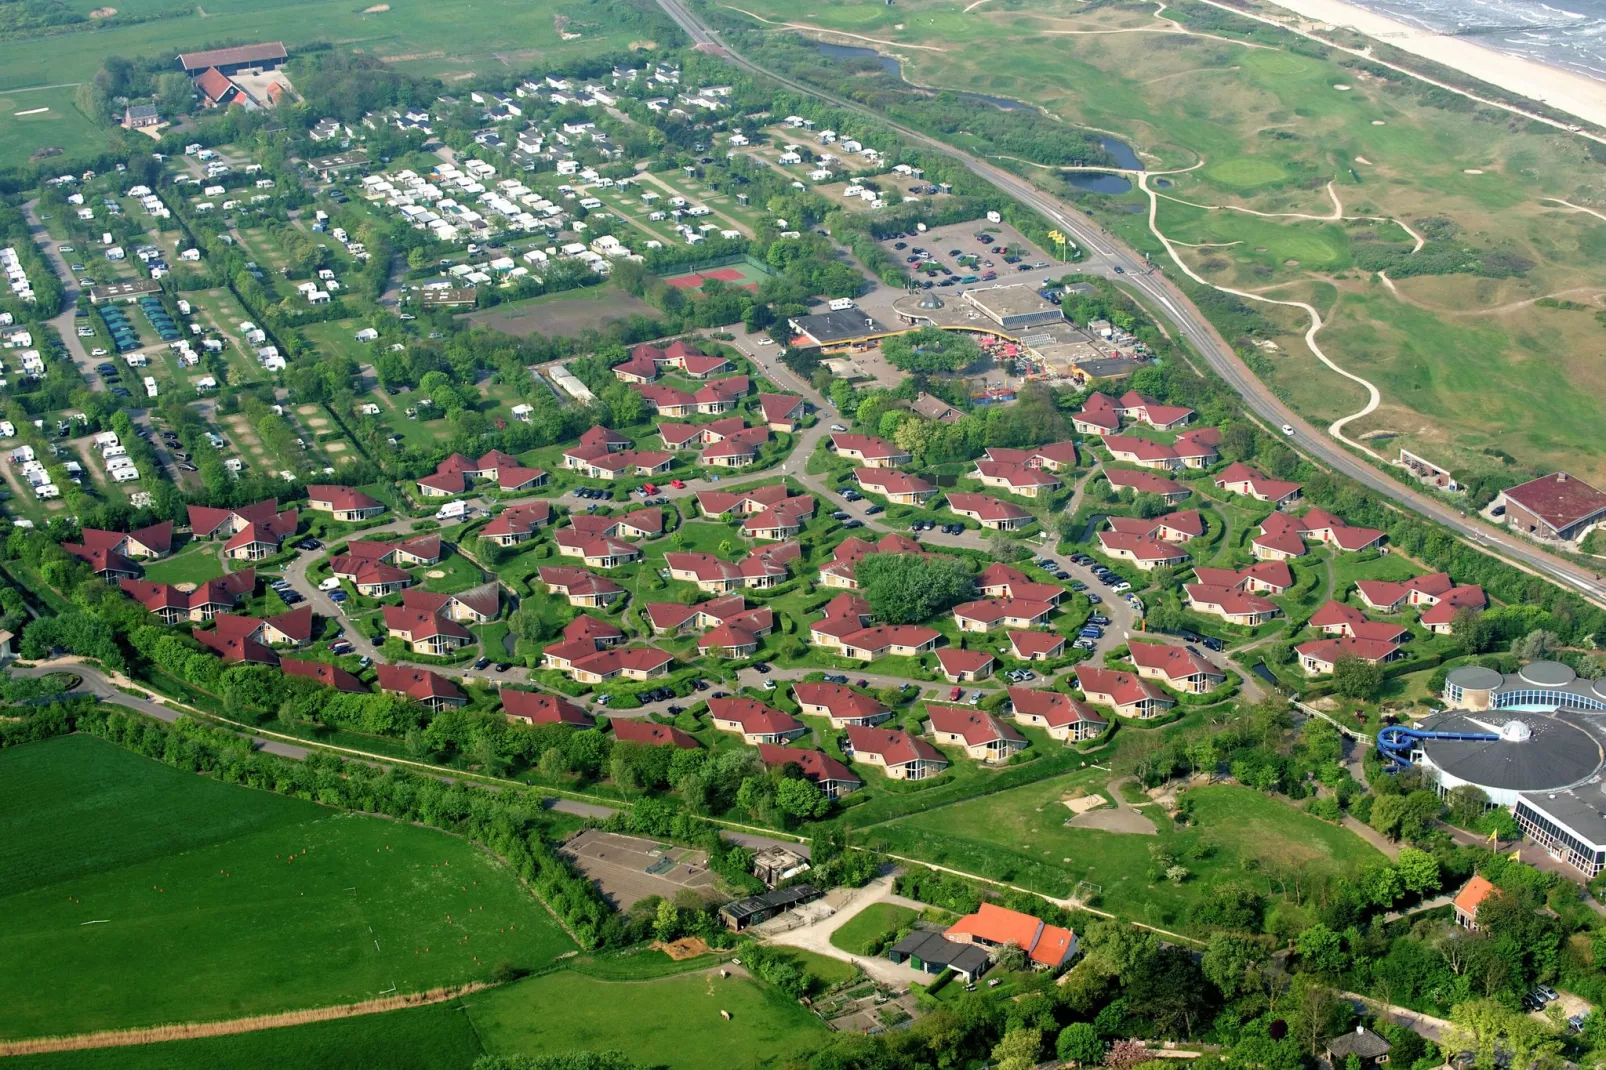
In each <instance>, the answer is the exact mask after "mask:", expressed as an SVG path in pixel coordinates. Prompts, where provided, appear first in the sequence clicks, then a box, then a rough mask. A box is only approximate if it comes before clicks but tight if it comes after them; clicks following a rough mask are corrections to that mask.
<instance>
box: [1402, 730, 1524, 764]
mask: <svg viewBox="0 0 1606 1070" xmlns="http://www.w3.org/2000/svg"><path fill="white" fill-rule="evenodd" d="M1499 738H1500V733H1498V732H1428V731H1424V730H1422V729H1420V728H1406V727H1405V726H1404V725H1389V726H1388V727H1386V728H1384V729H1383V730H1382V731H1380V732H1379V733H1378V734H1377V749H1378V753H1380V754H1382V755H1383V757H1384V758H1387V759H1388V760H1389V761H1390V762H1392V763H1393V764H1395V765H1410V764H1411V745H1412V744H1413V743H1415V742H1416V741H1417V740H1420V739H1459V740H1463V741H1466V742H1472V743H1493V742H1495V741H1496V740H1498V739H1499Z"/></svg>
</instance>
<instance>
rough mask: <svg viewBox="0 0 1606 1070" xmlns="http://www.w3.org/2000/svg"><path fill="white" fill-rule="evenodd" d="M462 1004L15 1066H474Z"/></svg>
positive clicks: (443, 1069)
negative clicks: (472, 1064)
mask: <svg viewBox="0 0 1606 1070" xmlns="http://www.w3.org/2000/svg"><path fill="white" fill-rule="evenodd" d="M483 1052H484V1049H482V1048H481V1047H480V1041H479V1037H478V1036H476V1035H475V1033H474V1027H473V1026H472V1025H471V1024H470V1023H469V1020H468V1015H467V1014H465V1013H464V1011H463V1007H462V1004H460V1003H458V1002H457V1001H455V1000H454V1001H452V1002H449V1003H437V1004H434V1005H432V1006H429V1007H413V1008H409V1009H407V1010H402V1011H392V1012H390V1013H387V1014H370V1015H366V1016H364V1017H361V1018H347V1019H343V1020H340V1021H334V1022H315V1023H313V1024H311V1025H300V1026H292V1027H289V1028H285V1029H265V1030H261V1031H259V1032H255V1033H241V1034H239V1035H238V1036H232V1037H217V1038H215V1039H204V1040H188V1041H174V1042H172V1043H167V1044H145V1045H140V1046H138V1047H132V1048H101V1049H99V1050H96V1051H76V1052H62V1053H59V1054H55V1055H32V1056H25V1057H22V1058H15V1059H10V1060H7V1064H6V1065H7V1070H11V1068H12V1067H15V1068H16V1070H191V1068H193V1070H212V1068H214V1067H219V1066H227V1067H229V1068H231V1070H282V1068H285V1067H297V1066H335V1065H338V1066H340V1067H342V1068H344V1070H467V1067H468V1066H469V1064H471V1063H472V1062H473V1061H474V1060H475V1059H476V1058H478V1057H479V1056H480V1055H481V1054H483Z"/></svg>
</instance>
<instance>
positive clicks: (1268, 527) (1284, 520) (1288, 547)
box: [1253, 513, 1305, 557]
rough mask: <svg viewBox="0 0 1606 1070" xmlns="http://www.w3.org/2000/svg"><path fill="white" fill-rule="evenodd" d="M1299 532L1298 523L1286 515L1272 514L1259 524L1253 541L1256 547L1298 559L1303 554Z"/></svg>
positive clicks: (1302, 543)
mask: <svg viewBox="0 0 1606 1070" xmlns="http://www.w3.org/2000/svg"><path fill="white" fill-rule="evenodd" d="M1301 530H1302V529H1301V528H1300V525H1299V522H1298V521H1297V520H1295V519H1294V518H1293V517H1291V516H1289V515H1288V514H1287V513H1272V514H1271V515H1270V516H1268V517H1266V519H1265V520H1262V521H1261V522H1260V534H1259V535H1256V536H1255V538H1254V540H1253V541H1254V544H1255V545H1256V546H1263V547H1265V548H1266V549H1268V550H1276V551H1278V552H1279V553H1285V554H1291V555H1293V556H1295V557H1298V556H1300V555H1301V554H1303V553H1304V552H1305V540H1304V538H1303V537H1301V535H1300V532H1301Z"/></svg>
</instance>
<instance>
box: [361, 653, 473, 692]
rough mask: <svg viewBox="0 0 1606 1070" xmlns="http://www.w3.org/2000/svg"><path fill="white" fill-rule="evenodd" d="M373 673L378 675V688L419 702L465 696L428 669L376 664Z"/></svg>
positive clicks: (454, 685) (442, 677) (448, 681)
mask: <svg viewBox="0 0 1606 1070" xmlns="http://www.w3.org/2000/svg"><path fill="white" fill-rule="evenodd" d="M374 671H375V672H377V673H378V674H379V686H380V688H381V689H382V690H385V691H395V692H399V693H401V694H403V695H406V696H407V697H409V698H412V699H416V700H417V701H419V702H423V701H426V700H427V699H431V698H440V699H461V698H464V697H465V696H464V695H463V692H461V691H459V690H458V688H457V685H456V684H454V683H452V682H451V681H450V680H448V679H446V677H444V676H441V675H439V674H437V673H433V672H430V671H429V670H428V669H415V668H412V667H410V666H407V665H387V664H386V663H385V662H382V661H381V662H377V663H376V664H375V665H374Z"/></svg>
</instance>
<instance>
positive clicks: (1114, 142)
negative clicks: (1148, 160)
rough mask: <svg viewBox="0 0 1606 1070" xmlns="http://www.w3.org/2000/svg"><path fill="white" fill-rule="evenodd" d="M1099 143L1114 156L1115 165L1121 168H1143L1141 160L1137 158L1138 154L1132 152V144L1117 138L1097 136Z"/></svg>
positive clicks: (1127, 169)
mask: <svg viewBox="0 0 1606 1070" xmlns="http://www.w3.org/2000/svg"><path fill="white" fill-rule="evenodd" d="M1099 144H1100V145H1103V146H1104V151H1105V152H1107V153H1109V154H1110V155H1111V156H1114V157H1115V166H1117V167H1119V168H1120V169H1121V170H1123V171H1141V170H1143V161H1142V160H1140V159H1138V154H1137V153H1135V152H1133V151H1132V146H1131V145H1128V144H1127V143H1126V142H1124V141H1121V140H1120V139H1118V138H1113V137H1101V138H1099Z"/></svg>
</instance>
